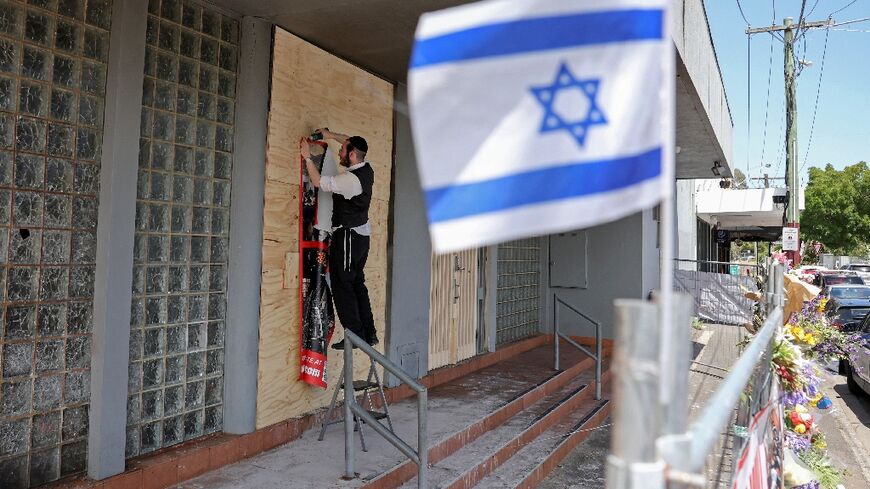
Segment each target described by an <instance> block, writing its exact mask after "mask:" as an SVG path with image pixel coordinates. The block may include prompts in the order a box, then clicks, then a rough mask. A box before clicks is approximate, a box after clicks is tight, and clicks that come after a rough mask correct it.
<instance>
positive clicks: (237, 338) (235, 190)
mask: <svg viewBox="0 0 870 489" xmlns="http://www.w3.org/2000/svg"><path fill="white" fill-rule="evenodd" d="M241 29H242V33H241V34H242V37H241V47H240V50H239V78H238V86H237V88H236V93H237V96H238V98H237V100H236V120H235V139H234V140H233V148H235V153H234V155H233V180H232V182H233V183H232V186H233V187H232V202H231V204H230V223H231V226H230V255H229V271H228V277H227V280H228V281H227V324H226V343H225V346H224V431H225V432H227V433H236V434H242V433H250V432H252V431H254V430H255V429H256V421H257V349H258V347H259V326H260V272H261V270H262V258H263V249H262V246H263V194H264V192H265V182H266V174H265V172H266V132H267V126H268V124H267V123H268V114H269V77H270V66H269V64H270V58H271V44H272V25H271V24H270V23H268V22H265V21H263V20H259V19H255V18H252V17H245V18H243V19H242V21H241Z"/></svg>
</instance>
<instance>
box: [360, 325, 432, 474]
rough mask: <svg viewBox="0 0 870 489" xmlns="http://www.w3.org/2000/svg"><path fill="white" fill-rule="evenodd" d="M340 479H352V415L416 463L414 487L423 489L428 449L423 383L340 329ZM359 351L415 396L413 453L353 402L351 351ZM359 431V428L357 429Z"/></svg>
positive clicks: (393, 434) (425, 394)
mask: <svg viewBox="0 0 870 489" xmlns="http://www.w3.org/2000/svg"><path fill="white" fill-rule="evenodd" d="M344 339H345V346H344V478H345V479H353V478H355V477H356V473H355V472H354V467H353V458H354V455H353V452H354V444H353V426H354V415H355V416H358V417H359V418H360V419H361V420H362V421H363V422H365V423H366V424H367V425H369V426H371V427H372V429H373V430H375V432H376V433H378V434H379V435H381V436H383V437H384V439H385V440H387V441H388V442H390V444H391V445H393V446H394V447H396V448H397V449H398V450H399V451H400V452H402V453H403V454H404V455H405V456H406V457H408V458H409V459H410V460H411V461H413V462H414V463H415V464H417V487H418V488H420V489H425V488H426V475H427V470H428V468H429V467H428V466H429V463H428V458H429V457H428V455H429V449H428V446H427V445H428V444H427V436H426V428H427V411H428V395H429V394H428V391H427V389H426V387H425V386H424V385H423V384H420V383H419V382H417V381H416V380H415V379H413V378H412V377H411V376H410V375H408V374H407V373H406V372H405V371H404V370H402V369H401V367H399V366H398V365H396V364H395V363H393V362H392V361H391V360H390V359H389V358H387V357H385V356H384V355H383V354H381V353H380V352H379V351H377V350H375V349H374V348H372V347H371V345H369V344H368V343H366V342H365V341H363V340H362V338H360V337H359V336H357V335H355V334H354V333H353V332H351V331H349V330H347V329H346V330H344ZM354 348H359V349H360V350H362V352H363V353H365V354H366V355H368V356H369V358H370V359H371V360H372V361H374V362H378V363H379V364H381V366H383V367H384V370H386V371H388V372H390V373H391V374H393V375H395V376H396V378H397V379H399V380H400V381H402V382H404V383H405V384H407V385H408V386H409V387H410V388H411V389H413V390H414V391H415V392H416V393H417V450H414V449H413V448H412V447H411V446H410V445H408V444H407V443H406V442H405V441H404V440H402V439H401V438H400V437H399V436H398V435H396V433H395V432H394V431H393V430H391V429H389V428H387V427H386V426H384V425H382V424H381V423H379V422H378V420H377V419H375V417H374V416H372V415H371V414H370V413H369V412H368V411H367V410H365V409H363V407H362V406H360V405H359V403H357V402H356V397H354V391H353V350H354ZM360 429H361V428H360Z"/></svg>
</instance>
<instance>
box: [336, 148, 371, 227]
mask: <svg viewBox="0 0 870 489" xmlns="http://www.w3.org/2000/svg"><path fill="white" fill-rule="evenodd" d="M348 171H349V172H351V173H353V174H354V175H356V177H357V178H358V179H359V183H360V185H361V186H362V193H361V194H359V195H357V196H354V197H353V198H350V199H348V198H345V197H344V196H343V195H341V194H338V193H334V194H332V227H335V228H337V227H346V228H355V227H357V226H362V225H363V224H365V223H366V222H368V220H369V204H371V202H372V187H373V186H374V184H375V171H374V170H373V169H372V165H371V163H366V164H365V165H363V166H361V167H359V168H357V169H356V170H348Z"/></svg>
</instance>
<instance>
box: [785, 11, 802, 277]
mask: <svg viewBox="0 0 870 489" xmlns="http://www.w3.org/2000/svg"><path fill="white" fill-rule="evenodd" d="M783 24H785V27H786V31H785V34H784V39H785V52H784V55H785V110H786V114H785V123H786V128H787V129H786V137H785V179H786V184H787V186H788V207H786V210H785V213H786V217H785V220H786V224H785V226H786V227H790V228H798V229H800V227H801V224H800V219H801V217H800V209H798V192H800V186H799V185H800V182H798V177H797V175H798V168H797V75H796V74H795V66H794V28H793V27H792V26H793V25H794V22H793V21H792V18H791V17H787V18H786V19H785V20H783ZM798 248H800V241H798ZM786 255H787V256H788V258H789V260H791V263H792V266H794V267H797V266H798V265H800V260H801V253H800V249H798V250H796V251H795V250H790V251H786Z"/></svg>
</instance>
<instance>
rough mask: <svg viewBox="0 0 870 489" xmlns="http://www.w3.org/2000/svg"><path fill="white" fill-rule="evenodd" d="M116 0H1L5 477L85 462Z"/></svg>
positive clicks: (1, 449)
mask: <svg viewBox="0 0 870 489" xmlns="http://www.w3.org/2000/svg"><path fill="white" fill-rule="evenodd" d="M111 6H112V5H111V1H110V0H29V1H28V2H27V3H25V2H23V1H12V2H10V1H2V2H0V486H2V487H3V488H17V487H30V486H35V485H39V484H43V483H45V482H49V481H52V480H55V479H58V478H59V477H61V476H65V475H68V474H73V473H76V472H81V471H83V470H84V469H85V465H86V456H87V436H88V400H89V398H90V363H91V361H90V360H91V359H90V355H91V323H92V317H93V295H94V267H95V260H96V226H97V195H98V184H99V173H100V167H99V159H100V149H101V146H100V145H101V141H102V126H103V107H104V91H105V81H106V62H107V55H108V50H109V27H110V25H109V24H110V21H111Z"/></svg>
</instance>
